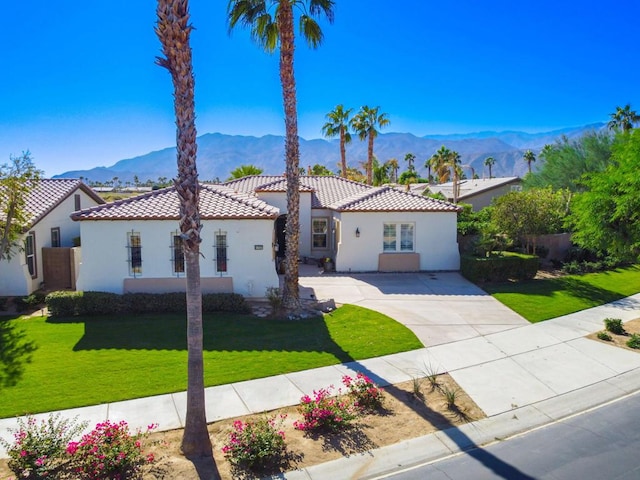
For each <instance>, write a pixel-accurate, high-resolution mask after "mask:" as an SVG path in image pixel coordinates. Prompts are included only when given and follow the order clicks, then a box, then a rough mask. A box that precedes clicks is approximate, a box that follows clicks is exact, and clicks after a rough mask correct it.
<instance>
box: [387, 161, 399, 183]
mask: <svg viewBox="0 0 640 480" xmlns="http://www.w3.org/2000/svg"><path fill="white" fill-rule="evenodd" d="M387 165H389V168H390V169H391V172H392V173H393V178H392V179H391V181H392V182H393V183H397V182H398V159H397V158H390V159H389V160H387Z"/></svg>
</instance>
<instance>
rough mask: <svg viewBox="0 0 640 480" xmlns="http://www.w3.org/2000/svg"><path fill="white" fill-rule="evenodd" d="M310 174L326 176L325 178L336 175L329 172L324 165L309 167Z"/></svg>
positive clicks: (317, 164)
mask: <svg viewBox="0 0 640 480" xmlns="http://www.w3.org/2000/svg"><path fill="white" fill-rule="evenodd" d="M345 173H346V172H345ZM308 174H309V175H319V176H325V177H326V176H329V175H334V173H333V172H332V171H331V170H329V169H328V168H327V167H325V166H324V165H320V164H319V163H316V164H315V165H314V166H313V167H309V171H308ZM345 178H346V177H345Z"/></svg>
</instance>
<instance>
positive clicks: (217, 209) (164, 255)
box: [72, 175, 460, 297]
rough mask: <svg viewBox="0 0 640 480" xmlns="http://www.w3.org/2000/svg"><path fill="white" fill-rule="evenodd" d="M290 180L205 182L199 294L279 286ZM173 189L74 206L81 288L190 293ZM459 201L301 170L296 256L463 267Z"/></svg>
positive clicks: (250, 292) (403, 266) (347, 265)
mask: <svg viewBox="0 0 640 480" xmlns="http://www.w3.org/2000/svg"><path fill="white" fill-rule="evenodd" d="M286 187H287V182H286V179H285V178H284V177H282V176H263V175H258V176H249V177H244V178H241V179H238V180H233V181H230V182H226V183H224V184H222V185H206V184H203V185H202V188H201V191H200V216H201V222H202V225H203V228H202V238H203V241H202V244H201V252H202V255H203V256H202V258H201V276H202V280H201V282H202V289H203V292H235V293H240V294H242V295H244V296H247V297H264V295H265V292H266V289H267V288H269V287H277V286H278V285H279V279H278V273H277V266H278V263H279V258H281V257H283V256H284V252H285V238H284V226H285V223H286V214H287V202H286ZM178 211H179V201H178V197H177V194H176V192H175V189H174V188H173V187H170V188H165V189H162V190H157V191H154V192H150V193H147V194H144V195H140V196H137V197H132V198H129V199H126V200H121V201H117V202H114V203H109V204H106V205H100V206H97V207H93V208H89V209H85V210H82V211H79V212H75V213H74V214H73V215H72V219H73V220H75V221H77V222H78V223H79V224H80V231H81V235H82V243H83V247H82V265H81V268H80V275H79V278H78V289H79V290H100V291H109V292H115V293H124V292H170V291H184V288H185V272H184V263H183V261H182V256H181V247H180V237H179V231H178ZM457 212H458V207H456V206H455V205H452V204H450V203H448V202H444V201H440V200H434V199H431V198H427V197H423V196H420V195H415V194H412V193H409V192H401V191H398V190H396V189H394V188H391V187H370V186H367V185H364V184H361V183H357V182H353V181H350V180H346V179H344V178H340V177H333V176H301V177H300V245H299V247H300V256H301V259H303V260H306V261H322V259H325V258H330V259H331V260H332V261H333V262H334V264H335V268H336V270H337V271H338V272H363V271H366V272H371V271H420V270H432V271H435V270H458V269H459V265H460V258H459V253H458V244H457V240H456V221H457Z"/></svg>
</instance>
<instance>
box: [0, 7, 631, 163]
mask: <svg viewBox="0 0 640 480" xmlns="http://www.w3.org/2000/svg"><path fill="white" fill-rule="evenodd" d="M4 3H5V5H3V17H4V19H5V22H4V23H3V28H2V29H0V42H1V44H2V45H3V58H2V61H3V63H4V68H3V72H2V75H0V105H1V108H0V163H5V162H6V161H8V160H9V156H10V155H19V154H20V153H21V152H22V151H23V150H27V149H28V150H30V151H31V153H32V156H33V158H34V161H35V163H36V165H37V166H38V167H39V168H41V169H43V170H44V171H45V173H46V175H48V176H51V175H55V174H58V173H62V172H64V171H67V170H73V169H87V168H92V167H95V166H109V165H112V164H113V163H115V162H116V161H118V160H121V159H124V158H131V157H134V156H137V155H141V154H145V153H148V152H150V151H153V150H159V149H162V148H165V147H168V146H172V145H174V144H175V128H174V123H173V121H174V118H173V104H172V86H171V80H170V77H169V74H168V73H167V72H166V71H165V70H164V69H162V68H160V67H158V66H157V65H155V63H154V60H155V57H156V56H157V55H159V54H160V44H159V41H158V40H157V38H156V36H155V33H154V30H153V27H154V24H155V2H154V1H152V0H133V1H132V0H109V1H108V2H95V1H87V0H58V1H56V2H51V1H44V0H20V1H13V2H9V1H7V2H4ZM190 3H191V16H192V19H191V20H192V24H193V25H194V27H195V28H196V30H195V31H194V32H193V34H192V48H193V56H194V71H195V75H196V111H197V112H196V113H197V120H196V126H197V129H198V134H204V133H209V132H221V133H225V134H234V135H256V136H260V135H265V134H282V133H283V132H284V122H283V114H282V100H281V91H280V84H279V77H278V57H277V55H272V56H270V55H267V54H265V53H264V52H263V51H262V50H260V48H258V47H257V46H256V45H255V44H254V43H252V41H251V40H250V38H249V33H248V32H247V31H245V30H241V29H240V30H236V31H234V32H233V33H232V34H231V35H229V34H228V31H227V25H226V5H227V1H226V0H220V1H215V0H213V1H212V0H191V2H190ZM606 3H607V4H606V5H605V2H602V1H594V0H584V1H582V2H575V1H572V0H554V1H549V0H539V1H533V0H522V1H513V0H494V1H487V2H481V1H477V0H460V1H457V2H453V1H452V2H442V1H428V0H403V1H389V0H368V1H366V2H363V1H356V0H337V1H336V8H335V21H334V23H333V24H332V25H331V24H327V23H326V22H323V29H324V33H325V41H324V43H323V45H322V46H321V47H320V48H319V49H318V50H311V49H309V48H307V47H306V45H305V44H304V43H302V42H299V43H298V47H297V50H296V77H297V84H298V85H297V88H298V114H299V133H300V135H301V136H302V137H304V138H307V139H309V138H320V137H321V126H322V124H323V122H324V115H325V114H326V113H327V112H329V111H330V110H332V109H333V108H334V106H335V105H336V104H339V103H342V104H344V105H345V106H347V107H353V108H355V109H357V108H358V107H360V106H361V105H365V104H366V105H370V106H376V105H379V106H380V107H381V110H382V111H384V112H386V113H387V114H388V115H389V118H390V120H391V125H390V126H389V127H388V128H387V129H385V130H384V132H392V131H393V132H410V133H413V134H415V135H419V136H420V135H426V134H438V133H465V132H474V131H481V130H497V131H501V130H522V131H527V132H538V131H547V130H552V129H557V128H563V127H572V126H579V125H584V124H588V123H594V122H602V121H607V120H608V115H609V113H611V112H613V111H614V110H615V107H616V105H624V104H626V103H631V105H632V107H633V108H634V109H635V110H636V111H640V89H638V87H637V85H638V78H639V77H640V62H639V59H640V40H638V38H637V26H638V23H637V20H638V18H640V2H638V0H618V1H616V2H606Z"/></svg>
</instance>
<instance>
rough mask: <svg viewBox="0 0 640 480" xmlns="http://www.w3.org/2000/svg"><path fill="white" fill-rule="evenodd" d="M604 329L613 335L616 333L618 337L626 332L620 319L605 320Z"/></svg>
mask: <svg viewBox="0 0 640 480" xmlns="http://www.w3.org/2000/svg"><path fill="white" fill-rule="evenodd" d="M604 328H605V329H606V330H607V331H608V332H611V333H615V334H616V335H624V334H625V330H624V326H623V325H622V320H620V319H619V318H605V319H604Z"/></svg>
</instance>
